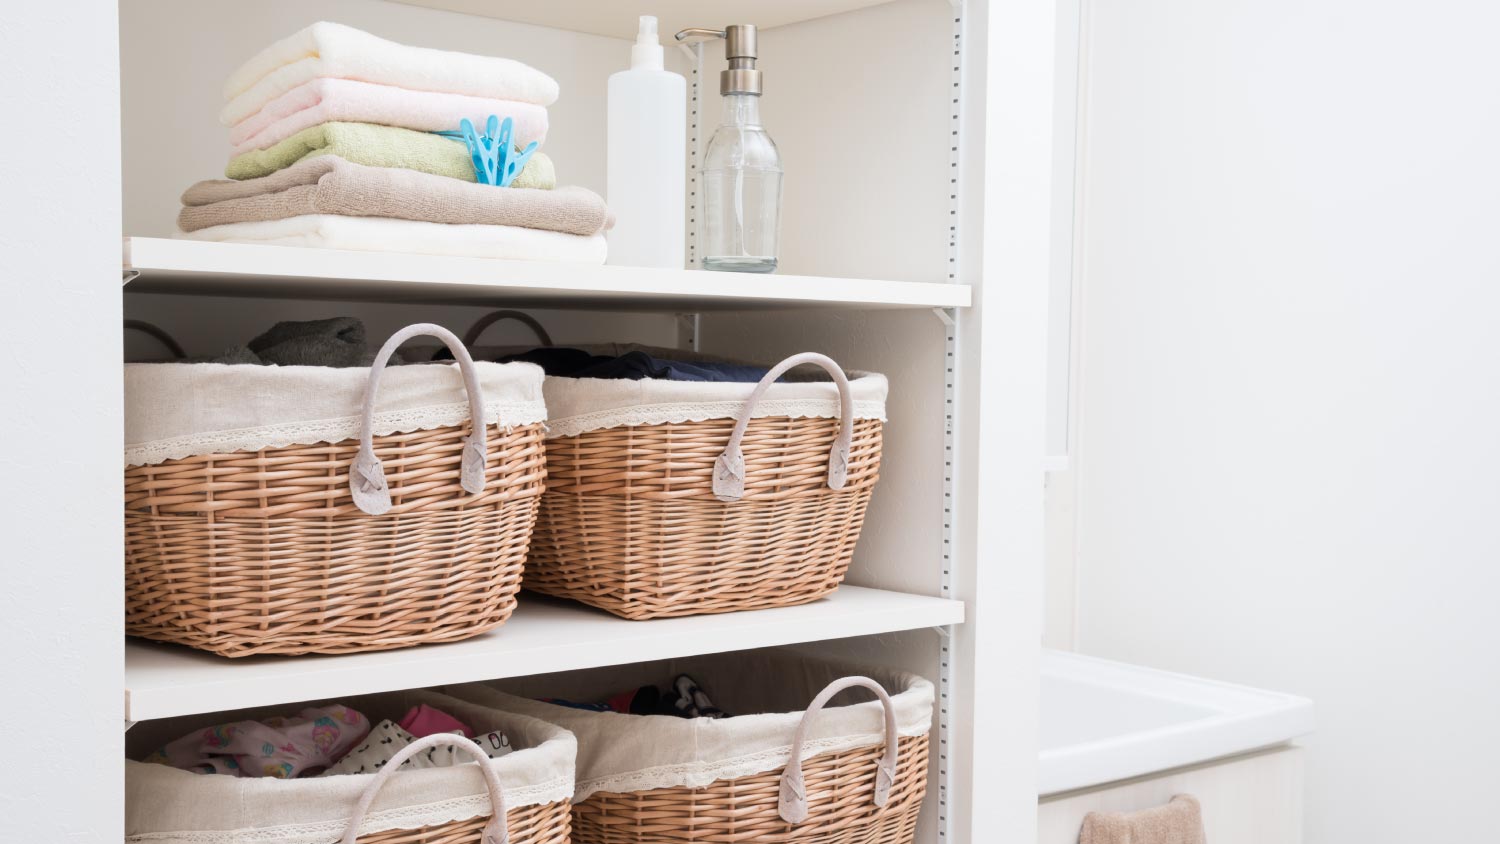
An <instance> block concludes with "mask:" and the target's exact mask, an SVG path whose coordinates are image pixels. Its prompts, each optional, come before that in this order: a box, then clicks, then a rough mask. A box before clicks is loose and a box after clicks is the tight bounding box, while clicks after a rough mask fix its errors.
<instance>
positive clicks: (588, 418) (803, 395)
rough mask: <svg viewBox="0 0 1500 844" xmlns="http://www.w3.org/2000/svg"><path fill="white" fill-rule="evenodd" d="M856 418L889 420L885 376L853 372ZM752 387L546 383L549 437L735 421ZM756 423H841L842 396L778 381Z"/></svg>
mask: <svg viewBox="0 0 1500 844" xmlns="http://www.w3.org/2000/svg"><path fill="white" fill-rule="evenodd" d="M849 377H850V380H849V386H850V388H851V391H852V394H853V396H854V418H856V419H879V420H881V421H884V420H885V399H886V394H887V393H888V392H889V389H890V385H889V384H888V383H887V382H886V378H885V376H884V375H880V374H877V373H871V372H850V373H849ZM754 389H755V384H754V383H748V382H747V383H737V382H729V383H726V382H702V381H663V380H655V379H649V378H643V379H641V380H639V381H628V380H623V379H622V380H610V379H602V378H548V379H547V381H546V385H545V387H544V391H545V393H546V398H547V411H548V415H549V418H548V420H547V437H548V438H549V439H551V438H554V437H576V436H578V435H579V434H582V433H585V432H587V431H597V430H602V429H605V428H619V427H623V426H626V425H662V424H667V423H673V422H701V421H704V420H707V419H735V418H738V417H739V415H740V413H741V411H743V410H744V407H745V399H746V397H748V396H749V395H750V392H751V391H752V390H754ZM752 415H753V416H754V417H755V418H762V417H769V416H792V417H818V418H823V419H837V418H838V416H839V392H838V388H837V387H836V386H835V385H834V383H833V382H832V381H831V380H821V381H779V382H777V383H775V384H772V385H771V386H770V388H769V389H768V390H767V391H766V394H765V396H764V397H763V398H762V399H761V400H760V402H759V403H757V404H756V406H755V409H754V412H753V414H752Z"/></svg>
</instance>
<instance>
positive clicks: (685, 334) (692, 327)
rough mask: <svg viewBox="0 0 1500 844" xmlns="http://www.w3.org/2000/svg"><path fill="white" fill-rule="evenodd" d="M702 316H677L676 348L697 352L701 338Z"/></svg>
mask: <svg viewBox="0 0 1500 844" xmlns="http://www.w3.org/2000/svg"><path fill="white" fill-rule="evenodd" d="M702 317H703V315H702V314H678V315H677V348H679V349H690V350H692V351H695V352H696V351H698V350H699V342H700V340H701V338H702V336H703V335H702V331H701V328H702V322H703V320H702Z"/></svg>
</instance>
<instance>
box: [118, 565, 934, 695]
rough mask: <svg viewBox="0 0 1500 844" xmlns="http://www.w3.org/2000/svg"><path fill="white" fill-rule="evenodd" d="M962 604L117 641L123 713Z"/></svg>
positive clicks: (900, 622)
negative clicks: (270, 639)
mask: <svg viewBox="0 0 1500 844" xmlns="http://www.w3.org/2000/svg"><path fill="white" fill-rule="evenodd" d="M963 620H964V605H963V602H961V601H950V600H947V599H943V598H929V597H926V596H923V595H909V594H906V593H903V592H888V591H884V590H880V589H866V588H861V587H858V586H844V587H842V588H840V589H839V590H838V591H837V592H835V593H834V594H833V595H832V596H830V597H828V598H824V599H822V600H819V601H815V602H813V603H811V604H804V605H802V606H797V607H781V608H777V609H770V610H755V611H751V612H740V613H726V614H722V615H701V616H692V617H689V618H666V619H658V620H655V621H627V620H625V619H621V618H616V617H614V616H612V615H609V614H608V613H606V612H604V611H602V610H596V609H593V608H591V607H586V606H583V605H582V604H576V603H572V602H567V601H557V600H552V599H546V598H540V597H538V596H535V595H532V594H530V593H523V594H522V595H521V602H520V605H519V606H518V607H517V608H516V611H515V614H514V615H512V616H511V618H510V620H509V621H508V622H506V623H505V624H504V625H502V626H501V627H500V628H499V629H497V630H493V631H491V632H489V633H485V634H483V635H481V636H476V637H474V638H472V639H466V640H464V641H462V642H454V643H451V644H444V645H427V646H423V647H416V648H405V649H403V650H396V651H378V652H375V653H364V654H347V655H339V656H299V657H245V658H242V659H227V658H224V657H220V656H215V655H213V654H208V653H203V652H201V651H195V650H191V649H189V648H186V647H181V646H176V645H163V644H156V643H152V642H145V641H141V640H137V639H128V640H126V645H125V720H127V721H145V720H149V719H152V718H168V717H172V716H176V715H188V714H193V713H199V712H218V711H221V710H225V709H240V708H244V707H251V706H268V705H275V704H279V703H291V702H294V701H303V700H318V699H322V698H333V697H340V696H346V695H358V694H368V693H371V692H383V691H393V690H396V689H412V688H419V687H423V686H440V685H444V684H447V683H464V682H471V681H476V680H496V679H500V678H502V677H522V676H526V675H530V674H543V673H549V672H553V671H568V670H572V669H577V668H593V667H597V666H602V665H621V664H625V663H632V662H646V661H649V660H654V659H665V658H668V657H676V656H692V655H695V654H705V653H722V652H725V651H737V650H745V649H748V648H761V647H772V646H776V645H790V644H795V643H798V642H817V641H825V640H829V639H843V638H848V637H852V636H868V635H872V634H876V633H890V632H894V631H898V630H916V629H919V628H923V627H939V626H944V625H949V624H960V623H962V622H963Z"/></svg>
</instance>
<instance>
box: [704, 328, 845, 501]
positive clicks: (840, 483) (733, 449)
mask: <svg viewBox="0 0 1500 844" xmlns="http://www.w3.org/2000/svg"><path fill="white" fill-rule="evenodd" d="M804 363H815V364H817V365H818V366H820V367H822V368H823V369H824V370H826V371H827V372H828V374H829V375H831V376H832V377H833V382H834V383H835V384H837V385H838V388H839V435H838V436H837V437H835V438H834V440H833V448H832V449H830V450H829V452H828V488H829V489H843V488H844V482H845V480H847V478H848V476H849V448H850V445H851V443H853V441H854V398H853V397H852V396H850V395H849V378H848V376H846V375H844V370H843V369H842V368H840V367H839V365H838V364H837V363H834V361H833V358H830V357H828V356H827V355H820V354H818V353H817V352H803V353H802V354H800V355H792V356H791V357H789V358H787V359H786V360H784V361H782V362H781V363H778V364H776V365H775V366H773V367H771V371H770V372H767V373H766V376H765V377H764V378H762V379H760V383H759V384H756V385H755V391H754V392H752V393H751V394H750V398H748V399H746V400H745V409H744V410H741V411H740V418H739V420H738V421H737V422H735V423H734V433H732V434H730V435H729V444H728V445H726V446H725V447H724V452H723V453H722V454H720V455H719V457H718V459H717V460H715V461H714V481H713V484H714V497H715V498H717V499H719V500H720V501H738V500H740V499H741V498H743V497H744V495H745V454H744V452H742V451H740V440H742V439H744V438H745V429H746V428H747V427H749V426H750V417H751V415H753V414H754V413H755V404H756V402H758V401H760V397H761V396H763V395H765V393H766V390H769V389H770V388H771V385H772V384H774V383H776V379H777V378H780V377H781V376H782V375H783V374H785V373H786V371H787V370H789V369H791V368H792V367H794V366H801V365H802V364H804Z"/></svg>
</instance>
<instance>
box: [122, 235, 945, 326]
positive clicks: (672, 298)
mask: <svg viewBox="0 0 1500 844" xmlns="http://www.w3.org/2000/svg"><path fill="white" fill-rule="evenodd" d="M124 269H125V270H126V272H127V273H129V272H130V271H134V272H135V273H137V274H138V275H136V276H134V277H133V278H131V279H130V280H128V281H127V285H128V286H127V288H126V289H127V290H129V291H132V292H143V293H191V294H196V295H200V296H253V297H261V298H277V299H339V300H353V301H361V302H411V303H426V304H454V305H497V304H502V303H503V304H507V305H515V306H521V307H553V308H557V307H574V308H589V307H608V308H629V309H635V310H681V311H697V310H751V309H765V308H788V307H823V308H855V309H891V308H963V307H968V305H969V303H970V296H971V291H970V288H969V286H968V285H964V284H947V283H933V282H912V281H877V280H871V279H853V278H825V277H822V276H795V275H780V274H774V275H751V274H740V273H715V272H705V271H701V270H663V269H649V268H643V267H601V266H592V265H586V264H553V263H545V262H529V261H500V260H496V259H493V258H454V257H447V256H440V255H413V254H406V253H394V252H346V251H341V250H336V249H311V248H304V247H296V246H261V245H252V244H242V243H206V242H199V241H191V240H173V239H170V238H157V237H127V238H125V263H124Z"/></svg>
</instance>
